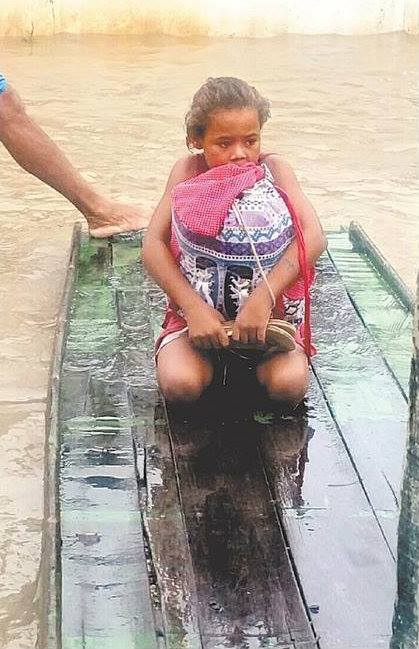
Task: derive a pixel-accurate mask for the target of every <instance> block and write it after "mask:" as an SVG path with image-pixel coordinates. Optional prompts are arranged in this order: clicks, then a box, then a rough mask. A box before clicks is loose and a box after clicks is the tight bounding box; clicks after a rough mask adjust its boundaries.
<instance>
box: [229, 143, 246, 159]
mask: <svg viewBox="0 0 419 649" xmlns="http://www.w3.org/2000/svg"><path fill="white" fill-rule="evenodd" d="M245 158H246V151H245V149H244V147H243V146H242V145H241V144H237V145H236V146H235V147H233V149H232V151H231V160H232V161H233V162H234V161H235V160H244V159H245Z"/></svg>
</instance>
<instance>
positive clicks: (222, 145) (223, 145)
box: [220, 142, 228, 149]
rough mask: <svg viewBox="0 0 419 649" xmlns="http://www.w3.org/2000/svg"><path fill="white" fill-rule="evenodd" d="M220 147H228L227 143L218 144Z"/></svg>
mask: <svg viewBox="0 0 419 649" xmlns="http://www.w3.org/2000/svg"><path fill="white" fill-rule="evenodd" d="M220 147H221V148H222V149H226V148H227V147H228V142H220Z"/></svg>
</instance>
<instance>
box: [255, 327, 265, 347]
mask: <svg viewBox="0 0 419 649" xmlns="http://www.w3.org/2000/svg"><path fill="white" fill-rule="evenodd" d="M265 340H266V327H258V329H257V331H256V342H257V343H258V344H259V345H263V344H264V343H265Z"/></svg>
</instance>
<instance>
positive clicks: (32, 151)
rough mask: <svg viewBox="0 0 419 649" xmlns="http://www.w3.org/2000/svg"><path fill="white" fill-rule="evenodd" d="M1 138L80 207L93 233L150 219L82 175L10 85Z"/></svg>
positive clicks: (3, 99) (0, 104)
mask: <svg viewBox="0 0 419 649" xmlns="http://www.w3.org/2000/svg"><path fill="white" fill-rule="evenodd" d="M0 141H1V142H2V143H3V144H4V146H5V147H6V149H7V150H8V151H9V153H10V154H11V155H12V157H13V158H14V159H15V160H16V162H17V163H18V164H19V165H20V166H21V167H22V168H23V169H25V171H28V172H29V173H30V174H32V175H34V176H36V177H37V178H39V179H40V180H42V181H43V182H44V183H46V184H47V185H50V187H52V188H53V189H55V190H56V191H57V192H59V193H60V194H62V195H63V196H65V198H67V199H68V200H69V201H70V202H71V203H73V205H75V207H77V209H78V210H80V212H81V213H82V214H83V215H84V217H85V218H86V220H87V222H88V225H89V230H90V234H91V235H92V236H96V237H107V236H110V235H112V234H116V233H118V232H126V231H128V230H137V229H139V228H141V227H144V226H145V225H146V223H147V221H148V219H146V217H145V216H144V215H143V214H142V213H141V212H140V211H139V210H138V208H136V207H135V206H133V205H124V204H122V203H118V202H117V201H114V200H112V199H109V198H107V197H105V196H102V195H101V194H99V193H98V192H97V191H95V190H94V189H93V188H92V186H91V185H90V184H89V183H87V182H86V181H85V180H84V179H83V178H82V176H81V175H80V173H79V172H78V171H77V170H76V169H75V168H74V167H73V165H72V164H71V163H70V162H69V160H68V159H67V158H66V156H65V155H64V153H63V152H62V151H61V149H60V148H59V147H58V146H57V145H56V144H55V143H54V142H53V141H52V140H51V139H50V138H49V137H48V135H47V134H46V133H45V132H44V131H43V130H42V129H41V128H40V127H39V126H38V124H36V122H35V121H34V120H33V119H32V118H31V117H30V116H29V115H28V114H27V112H26V110H25V106H24V105H23V103H22V101H21V99H20V97H19V95H18V94H17V92H16V91H15V90H14V89H13V88H12V87H11V86H10V85H8V86H7V87H6V89H5V90H4V91H3V92H2V93H1V94H0Z"/></svg>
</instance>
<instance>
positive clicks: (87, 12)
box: [0, 0, 419, 37]
mask: <svg viewBox="0 0 419 649" xmlns="http://www.w3.org/2000/svg"><path fill="white" fill-rule="evenodd" d="M404 29H406V30H407V31H409V32H411V33H419V0H366V1H365V0H208V1H207V2H204V1H203V0H0V36H10V37H16V36H17V37H28V36H30V34H31V33H32V34H33V36H34V37H36V36H40V35H49V34H53V33H59V32H69V33H77V34H79V33H111V34H120V33H124V34H144V33H163V34H170V35H174V36H186V35H208V36H225V35H235V36H255V37H263V36H275V35H277V34H281V33H284V32H292V33H306V34H321V33H339V34H370V33H380V32H390V31H400V30H404Z"/></svg>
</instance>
